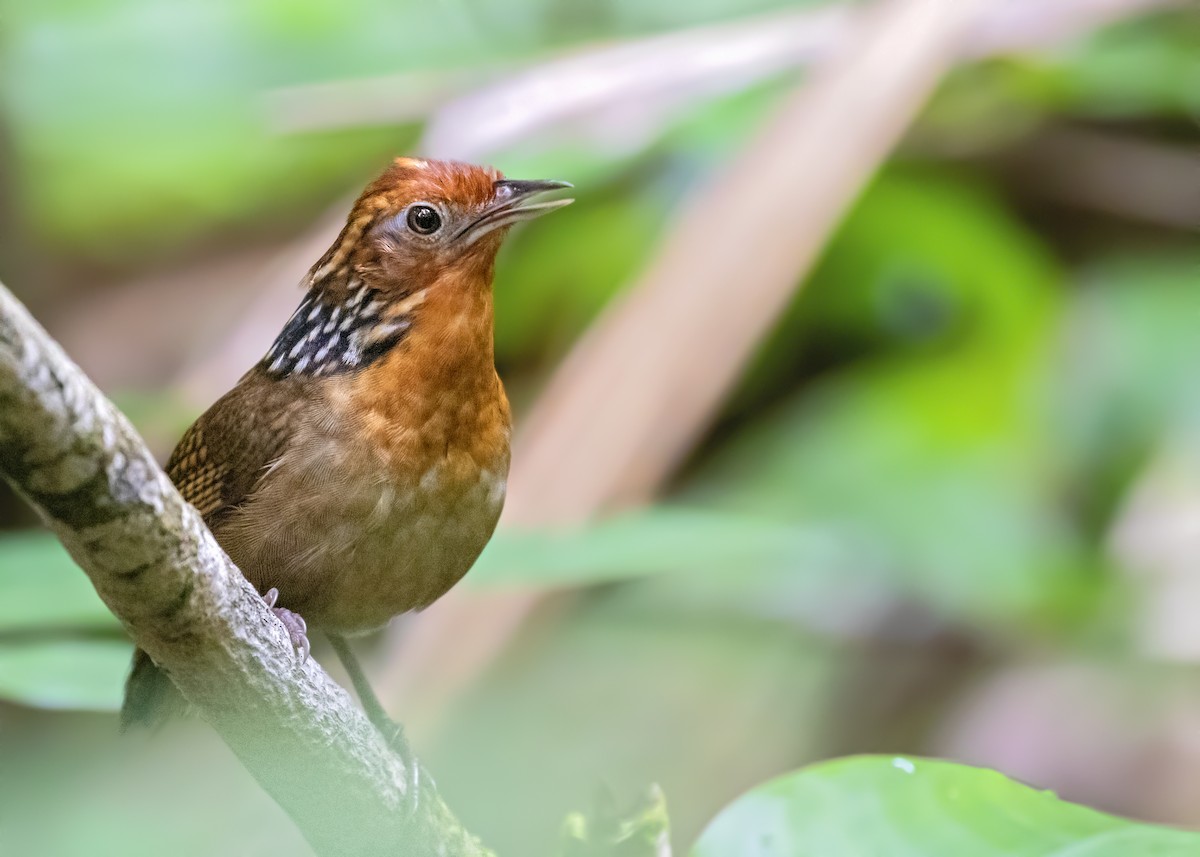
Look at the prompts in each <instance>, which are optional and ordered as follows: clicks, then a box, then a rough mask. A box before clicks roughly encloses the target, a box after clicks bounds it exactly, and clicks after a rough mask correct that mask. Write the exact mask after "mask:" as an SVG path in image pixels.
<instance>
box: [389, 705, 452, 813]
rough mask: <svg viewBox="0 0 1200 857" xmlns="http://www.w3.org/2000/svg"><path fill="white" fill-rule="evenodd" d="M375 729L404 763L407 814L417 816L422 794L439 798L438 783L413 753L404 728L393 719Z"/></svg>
mask: <svg viewBox="0 0 1200 857" xmlns="http://www.w3.org/2000/svg"><path fill="white" fill-rule="evenodd" d="M375 728H376V729H378V730H379V732H380V734H381V735H383V738H384V740H385V741H386V742H387V745H388V747H389V748H391V751H392V752H393V753H395V754H396V755H397V756H399V757H400V760H401V761H403V762H404V770H405V772H406V773H407V774H408V789H407V791H406V792H405V803H406V804H407V807H406V809H407V813H408V815H409V817H412V816H414V815H416V814H417V809H418V807H419V806H420V805H421V793H422V792H423V791H424V792H428V793H429V794H431V795H433V796H435V797H436V796H437V793H438V790H437V783H436V782H434V780H433V777H432V776H431V775H430V773H429V771H427V770H425V766H424V765H422V764H421V762H420V760H418V759H417V757H416V754H415V753H413V751H412V747H410V746H409V743H408V738H407V737H406V736H405V734H404V727H403V726H401V725H400V724H399V723H397V722H396V721H394V720H392V719H391V718H388V719H387V722H386V723H376V724H375Z"/></svg>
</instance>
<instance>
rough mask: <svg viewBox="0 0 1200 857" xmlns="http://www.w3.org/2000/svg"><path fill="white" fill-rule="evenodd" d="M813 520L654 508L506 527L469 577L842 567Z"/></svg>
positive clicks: (534, 580)
mask: <svg viewBox="0 0 1200 857" xmlns="http://www.w3.org/2000/svg"><path fill="white" fill-rule="evenodd" d="M838 548H839V546H838V543H837V542H836V541H835V540H834V539H833V538H832V537H831V535H830V534H829V533H826V532H824V531H823V530H822V529H820V528H818V527H815V526H798V525H796V524H792V523H788V522H779V521H770V520H763V519H760V518H755V517H752V516H747V515H736V514H727V513H720V512H705V511H700V510H692V509H678V508H676V509H672V508H662V507H659V508H653V509H647V510H644V511H640V512H633V513H629V514H625V515H621V516H619V517H616V518H610V519H608V520H606V521H601V522H600V523H597V524H593V525H589V526H585V527H580V528H577V529H569V530H537V531H520V530H503V529H502V530H500V531H499V532H497V533H496V535H495V536H494V537H493V538H492V541H491V543H490V544H489V545H488V546H487V548H486V549H485V550H484V552H483V555H482V556H481V557H480V558H479V562H478V563H476V565H475V567H474V569H472V571H471V574H470V576H469V577H468V578H467V580H468V581H470V583H471V584H473V585H480V586H515V585H519V586H577V585H584V584H594V583H607V582H613V581H618V580H626V579H629V578H636V577H642V576H645V575H649V574H656V573H662V572H671V571H691V572H701V571H710V572H714V571H715V572H728V573H730V574H732V575H735V576H740V575H742V574H744V573H745V572H746V571H747V570H748V569H773V570H789V571H791V570H795V569H797V568H809V569H815V568H831V567H833V566H835V565H836V566H837V567H842V566H843V565H844V563H839V562H837V561H836V560H837V557H838Z"/></svg>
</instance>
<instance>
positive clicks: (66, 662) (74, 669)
mask: <svg viewBox="0 0 1200 857" xmlns="http://www.w3.org/2000/svg"><path fill="white" fill-rule="evenodd" d="M132 651H133V649H132V647H131V646H130V644H129V643H127V642H125V641H124V640H109V639H98V640H41V639H33V640H28V641H25V642H6V641H0V698H4V699H10V700H13V701H15V702H20V703H23V704H25V705H32V706H35V707H37V708H70V709H82V710H88V711H115V710H116V709H117V708H118V707H119V706H120V704H121V688H122V686H123V684H124V681H125V674H126V673H127V672H128V671H129V657H130V654H131V652H132Z"/></svg>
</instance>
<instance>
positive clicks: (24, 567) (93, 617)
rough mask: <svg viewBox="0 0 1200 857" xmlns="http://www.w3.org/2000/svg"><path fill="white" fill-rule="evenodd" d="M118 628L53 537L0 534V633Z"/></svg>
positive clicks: (86, 580) (42, 534)
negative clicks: (1, 535)
mask: <svg viewBox="0 0 1200 857" xmlns="http://www.w3.org/2000/svg"><path fill="white" fill-rule="evenodd" d="M118 627H119V626H118V624H117V620H116V619H114V618H113V615H112V613H110V612H109V611H108V608H107V607H105V606H104V602H103V601H101V600H100V596H98V595H97V594H96V590H95V589H93V588H92V585H91V583H89V582H88V579H87V577H86V576H85V575H84V574H83V572H81V571H80V570H79V568H78V566H76V565H75V562H74V560H72V559H71V557H70V556H69V555H68V554H67V552H66V549H64V548H63V546H62V545H61V544H60V543H59V541H58V540H57V539H56V538H54V536H52V535H50V534H49V533H21V534H17V535H8V536H4V537H3V538H0V634H3V633H5V632H13V631H19V632H24V631H38V632H43V631H48V630H72V631H79V630H104V629H114V630H115V629H116V628H118Z"/></svg>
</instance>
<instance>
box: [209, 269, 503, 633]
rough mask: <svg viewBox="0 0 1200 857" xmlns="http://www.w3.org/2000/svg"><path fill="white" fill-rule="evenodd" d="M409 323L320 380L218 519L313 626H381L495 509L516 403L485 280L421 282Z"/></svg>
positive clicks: (409, 604)
mask: <svg viewBox="0 0 1200 857" xmlns="http://www.w3.org/2000/svg"><path fill="white" fill-rule="evenodd" d="M409 301H410V306H409V307H407V309H408V310H409V311H411V314H412V316H413V318H414V324H413V328H412V331H411V333H410V334H409V335H408V336H407V337H406V338H405V340H404V341H403V342H402V343H401V344H400V345H398V346H397V347H395V348H394V349H392V351H391V352H389V353H388V354H387V356H386V357H384V358H383V359H381V360H379V361H378V362H376V363H374V364H372V365H371V366H370V367H369V368H368V369H366V370H364V371H362V372H360V373H358V374H356V375H354V376H351V377H348V378H347V377H344V376H343V377H335V378H330V379H322V380H321V381H319V382H318V384H319V386H318V388H317V391H316V395H315V397H314V404H313V405H312V406H311V407H309V408H308V409H307V410H306V412H305V413H304V414H303V415H302V416H300V417H299V418H298V419H297V425H296V426H295V431H294V434H293V436H292V438H291V439H290V441H289V443H288V447H287V449H286V450H285V451H284V452H283V454H282V455H281V456H280V458H279V459H278V461H277V462H276V463H275V464H274V465H273V466H272V467H271V469H270V470H269V472H268V473H267V474H266V475H265V476H264V477H263V478H262V480H261V482H260V483H259V485H258V487H257V489H256V490H255V492H254V494H253V495H252V496H251V497H250V498H249V499H248V500H247V502H246V503H244V504H243V506H242V507H241V508H240V509H239V510H238V511H237V513H235V514H234V515H232V516H231V517H230V518H229V520H228V521H227V522H226V523H223V524H222V525H221V526H220V527H218V528H217V530H216V535H217V538H218V540H220V541H221V543H222V545H223V546H224V547H225V549H226V550H227V551H228V552H229V554H230V556H231V558H232V559H233V560H234V562H236V563H237V564H238V566H239V567H240V568H241V569H242V570H243V572H245V573H246V575H247V577H249V579H250V580H251V582H253V583H254V584H255V585H256V586H257V587H258V588H259V589H260V591H265V589H267V588H269V587H272V586H275V587H277V588H279V590H280V593H281V598H280V602H281V604H283V605H285V606H287V607H289V608H290V609H293V610H296V611H298V612H300V613H301V614H302V615H304V616H305V618H306V620H308V622H309V623H310V624H312V625H314V626H315V627H326V628H330V629H333V630H337V631H342V632H352V631H358V630H367V629H370V628H373V627H378V626H379V625H382V624H383V623H385V622H386V621H387V620H388V619H390V618H391V617H392V616H394V615H396V614H398V613H402V612H405V611H408V610H413V609H420V608H422V607H425V606H427V605H428V604H430V603H432V602H433V601H434V600H435V599H436V598H438V597H439V596H441V595H442V594H443V593H444V592H445V591H446V590H447V589H449V588H450V587H451V586H453V585H454V583H455V582H457V581H458V580H459V579H460V578H461V577H462V575H463V574H465V573H466V572H467V570H468V569H469V568H470V566H471V565H472V564H473V563H474V561H475V559H476V558H477V557H478V555H479V553H480V551H482V549H483V547H484V545H485V544H486V543H487V540H488V539H489V538H490V536H491V534H492V531H493V529H494V528H495V525H496V521H497V519H498V518H499V514H500V509H501V505H502V503H503V498H504V490H505V484H506V480H507V474H508V464H509V438H510V433H511V427H510V415H509V407H508V401H507V398H506V397H505V395H504V389H503V387H502V385H501V383H500V380H499V378H498V377H497V375H496V371H495V367H494V365H493V358H492V306H491V294H490V290H486V289H477V290H476V289H470V288H466V287H464V288H461V289H459V288H454V287H453V285H451V284H439V285H438V286H436V287H431V288H428V289H426V290H424V291H423V292H417V293H415V294H414V295H413V296H412V297H411V298H410V299H409Z"/></svg>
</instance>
